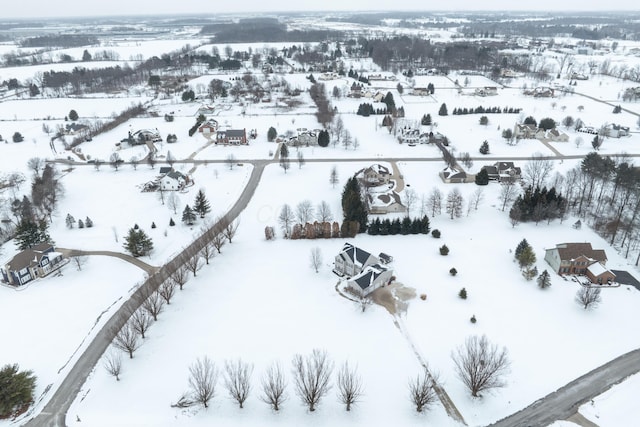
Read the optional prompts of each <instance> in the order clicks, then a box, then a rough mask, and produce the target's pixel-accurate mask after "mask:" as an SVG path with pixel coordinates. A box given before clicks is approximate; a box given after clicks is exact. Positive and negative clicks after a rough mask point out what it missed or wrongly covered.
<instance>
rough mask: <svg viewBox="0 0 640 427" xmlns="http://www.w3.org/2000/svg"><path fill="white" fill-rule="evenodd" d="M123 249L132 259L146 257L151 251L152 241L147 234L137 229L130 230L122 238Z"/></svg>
mask: <svg viewBox="0 0 640 427" xmlns="http://www.w3.org/2000/svg"><path fill="white" fill-rule="evenodd" d="M124 240H125V244H124V245H123V247H124V248H125V249H126V250H127V251H129V253H131V255H132V256H134V257H136V258H137V257H140V256H145V255H148V254H149V253H150V252H151V251H152V250H153V241H152V240H151V238H150V237H149V236H147V233H145V232H144V231H143V230H141V229H140V228H138V229H137V230H136V229H135V228H130V229H129V233H128V234H127V235H126V236H125V238H124Z"/></svg>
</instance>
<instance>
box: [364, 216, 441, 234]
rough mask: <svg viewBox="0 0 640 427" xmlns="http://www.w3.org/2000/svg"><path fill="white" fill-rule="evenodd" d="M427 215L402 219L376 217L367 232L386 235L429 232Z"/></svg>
mask: <svg viewBox="0 0 640 427" xmlns="http://www.w3.org/2000/svg"><path fill="white" fill-rule="evenodd" d="M430 229H431V228H430V225H429V217H428V216H427V215H425V216H423V217H422V218H413V219H411V218H409V217H408V216H407V217H404V218H403V219H402V220H400V219H399V218H396V219H394V220H390V219H389V218H387V219H384V220H382V221H381V220H380V218H376V220H375V221H371V223H370V224H369V227H368V228H367V233H368V234H370V235H372V236H378V235H379V236H386V235H395V234H404V235H406V234H429V231H430Z"/></svg>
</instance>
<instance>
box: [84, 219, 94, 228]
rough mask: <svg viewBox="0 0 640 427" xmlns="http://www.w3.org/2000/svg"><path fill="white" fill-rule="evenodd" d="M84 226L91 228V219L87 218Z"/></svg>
mask: <svg viewBox="0 0 640 427" xmlns="http://www.w3.org/2000/svg"><path fill="white" fill-rule="evenodd" d="M84 225H86V226H87V228H91V227H93V221H91V218H89V217H87V218H86V219H85V220H84Z"/></svg>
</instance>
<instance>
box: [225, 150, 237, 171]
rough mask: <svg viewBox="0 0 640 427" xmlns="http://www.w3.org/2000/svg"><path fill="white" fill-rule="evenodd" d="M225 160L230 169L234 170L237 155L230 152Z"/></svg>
mask: <svg viewBox="0 0 640 427" xmlns="http://www.w3.org/2000/svg"><path fill="white" fill-rule="evenodd" d="M225 162H226V163H227V167H228V168H229V170H233V166H234V165H235V164H236V156H234V155H233V154H229V155H228V156H227V159H226V160H225Z"/></svg>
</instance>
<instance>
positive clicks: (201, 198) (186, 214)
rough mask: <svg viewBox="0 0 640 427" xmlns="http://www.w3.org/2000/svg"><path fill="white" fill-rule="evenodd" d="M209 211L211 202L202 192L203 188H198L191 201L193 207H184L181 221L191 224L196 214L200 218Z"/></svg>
mask: <svg viewBox="0 0 640 427" xmlns="http://www.w3.org/2000/svg"><path fill="white" fill-rule="evenodd" d="M209 212H211V204H210V203H209V200H208V199H207V196H206V195H205V194H204V190H202V189H200V190H198V194H196V198H195V200H194V202H193V208H191V206H189V205H186V206H185V207H184V210H183V211H182V222H184V223H185V224H187V225H193V223H194V222H195V221H196V218H197V216H198V215H200V218H204V217H205V216H206V215H207V214H208V213H209Z"/></svg>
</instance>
